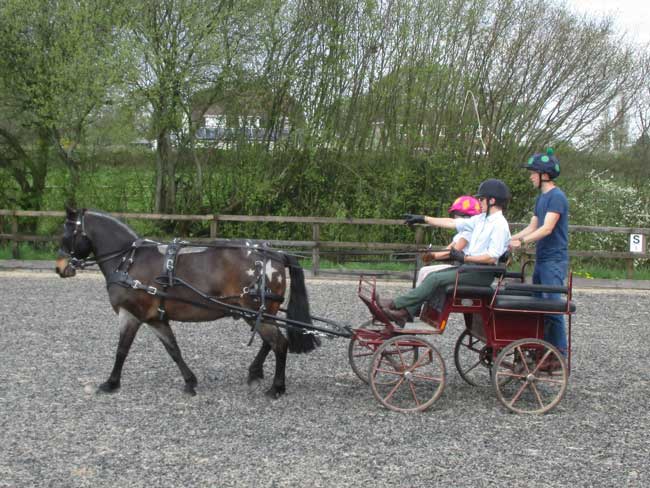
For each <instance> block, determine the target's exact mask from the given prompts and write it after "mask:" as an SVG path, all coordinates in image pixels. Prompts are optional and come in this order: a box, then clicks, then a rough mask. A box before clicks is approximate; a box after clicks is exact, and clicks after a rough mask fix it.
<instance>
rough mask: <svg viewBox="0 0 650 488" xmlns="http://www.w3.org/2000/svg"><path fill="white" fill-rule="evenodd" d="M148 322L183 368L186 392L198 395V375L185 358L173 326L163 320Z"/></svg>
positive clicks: (179, 366) (181, 368) (179, 367)
mask: <svg viewBox="0 0 650 488" xmlns="http://www.w3.org/2000/svg"><path fill="white" fill-rule="evenodd" d="M147 324H149V326H151V328H152V329H153V331H154V332H155V333H156V335H157V336H158V339H160V342H162V343H163V345H164V346H165V349H166V350H167V352H168V353H169V355H170V356H171V357H172V359H173V360H174V362H175V363H176V364H177V365H178V369H180V370H181V374H182V375H183V379H184V380H185V393H189V394H190V395H196V390H195V388H196V383H197V381H196V376H195V375H194V373H193V372H192V370H191V369H190V368H189V366H187V364H186V363H185V361H184V360H183V356H182V355H181V350H180V348H179V347H178V344H177V343H176V337H175V336H174V332H172V328H171V327H170V326H169V323H168V322H163V321H155V322H154V321H151V322H147Z"/></svg>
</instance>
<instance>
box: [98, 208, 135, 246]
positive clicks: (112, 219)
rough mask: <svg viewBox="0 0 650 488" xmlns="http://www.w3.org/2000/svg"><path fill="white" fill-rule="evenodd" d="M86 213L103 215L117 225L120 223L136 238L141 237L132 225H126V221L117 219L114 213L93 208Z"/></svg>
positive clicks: (120, 225)
mask: <svg viewBox="0 0 650 488" xmlns="http://www.w3.org/2000/svg"><path fill="white" fill-rule="evenodd" d="M85 213H86V215H88V214H90V215H94V216H96V217H102V218H104V219H107V220H110V221H111V222H113V223H115V224H117V225H118V226H119V227H121V228H122V229H124V230H126V231H127V232H128V233H129V234H131V235H132V236H133V237H134V238H135V239H138V238H139V237H140V236H139V235H138V234H136V233H135V231H134V230H133V229H132V228H131V227H129V226H128V225H126V224H125V223H124V222H122V221H121V220H119V219H116V218H115V217H113V216H112V215H108V214H105V213H103V212H99V211H97V210H91V209H87V210H86V211H85Z"/></svg>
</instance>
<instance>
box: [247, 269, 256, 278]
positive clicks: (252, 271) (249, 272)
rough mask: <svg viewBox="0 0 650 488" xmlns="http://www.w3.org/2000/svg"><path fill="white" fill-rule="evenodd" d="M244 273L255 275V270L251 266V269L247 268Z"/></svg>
mask: <svg viewBox="0 0 650 488" xmlns="http://www.w3.org/2000/svg"><path fill="white" fill-rule="evenodd" d="M246 274H247V275H248V276H255V270H254V269H252V268H251V269H249V270H247V271H246Z"/></svg>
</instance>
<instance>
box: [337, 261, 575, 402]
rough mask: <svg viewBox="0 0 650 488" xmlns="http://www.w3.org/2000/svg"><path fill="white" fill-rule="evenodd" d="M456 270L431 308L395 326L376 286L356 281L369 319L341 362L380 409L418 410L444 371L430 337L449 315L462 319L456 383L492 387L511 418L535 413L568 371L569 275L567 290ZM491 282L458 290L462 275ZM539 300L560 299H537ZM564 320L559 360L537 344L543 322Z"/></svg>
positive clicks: (562, 386)
mask: <svg viewBox="0 0 650 488" xmlns="http://www.w3.org/2000/svg"><path fill="white" fill-rule="evenodd" d="M526 264H527V263H524V264H523V265H522V268H521V271H519V272H511V271H507V269H506V267H505V265H499V266H481V265H463V266H460V267H459V268H458V269H457V274H456V281H455V283H454V284H453V285H449V286H447V287H446V289H445V290H444V293H443V295H444V296H442V297H438V300H436V301H435V304H434V303H432V302H428V303H426V304H425V305H424V306H423V309H422V311H421V312H420V322H419V323H418V325H416V326H414V327H412V326H408V327H399V326H397V325H396V324H395V323H393V322H392V321H391V320H390V319H389V318H388V316H387V315H386V314H385V313H384V312H383V311H382V309H381V307H379V306H378V304H377V300H378V295H377V288H376V280H375V279H374V278H365V277H363V276H362V277H361V278H360V280H359V287H358V294H359V298H360V299H361V300H362V301H363V303H365V304H366V306H367V307H368V309H369V310H370V312H371V315H372V319H370V320H369V321H368V322H366V323H365V324H364V325H362V326H361V327H359V328H356V329H355V330H354V331H353V334H352V338H351V339H350V343H349V347H348V358H349V361H350V365H351V367H352V369H353V371H354V372H355V373H356V374H357V376H358V377H359V378H360V379H361V380H362V381H363V382H365V383H368V384H369V385H370V387H371V389H372V392H373V394H374V396H375V398H376V399H377V400H378V401H379V402H380V403H381V404H382V405H384V406H385V407H386V408H388V409H390V410H394V411H398V412H410V411H422V410H426V409H427V408H429V407H430V406H431V405H432V404H433V403H434V402H435V401H436V400H437V399H438V398H440V395H441V394H442V392H443V390H444V387H445V383H446V366H445V361H444V359H443V358H442V356H441V354H440V353H439V351H438V350H437V349H436V348H435V346H434V345H433V344H432V342H431V341H430V340H429V338H430V337H432V336H435V335H439V334H442V333H443V332H444V331H445V329H446V326H447V323H448V321H449V318H450V315H451V314H452V313H456V314H462V316H463V319H464V324H465V328H464V330H463V331H462V332H461V334H460V335H459V337H458V339H457V340H456V344H455V347H454V363H455V366H456V369H457V370H458V373H459V374H460V376H461V378H463V380H465V381H466V382H467V383H469V384H470V385H473V386H477V387H489V386H492V387H493V388H494V390H495V392H496V396H497V398H498V399H499V401H500V402H501V403H502V404H503V405H504V406H505V407H506V408H508V409H509V410H511V411H513V412H517V413H533V414H541V413H546V412H548V411H550V410H551V409H552V408H554V407H555V406H556V405H557V404H558V403H559V402H560V401H561V400H562V397H563V396H564V394H565V392H566V388H567V384H568V377H569V372H570V368H571V354H570V352H571V316H572V314H573V313H574V312H575V304H574V303H573V302H572V301H571V294H572V276H571V275H570V276H569V281H568V286H566V287H565V286H545V285H535V284H529V283H525V268H526ZM469 271H474V272H476V271H478V272H484V273H491V274H494V276H495V283H494V284H493V285H492V286H485V287H481V286H466V285H461V284H459V278H460V277H461V275H462V273H464V272H469ZM542 293H553V294H559V295H560V296H561V298H560V299H548V298H542V297H541V294H542ZM546 314H564V315H567V316H568V341H569V342H568V351H567V355H566V357H565V356H564V355H563V354H562V353H561V352H560V351H559V350H558V349H557V348H555V347H554V346H553V345H551V344H550V343H548V342H546V341H545V340H544V315H546Z"/></svg>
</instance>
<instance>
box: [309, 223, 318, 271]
mask: <svg viewBox="0 0 650 488" xmlns="http://www.w3.org/2000/svg"><path fill="white" fill-rule="evenodd" d="M312 240H313V241H314V242H315V244H314V247H313V248H312V250H311V271H312V273H313V275H314V276H318V273H319V272H320V252H319V248H320V225H319V224H313V225H312Z"/></svg>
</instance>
